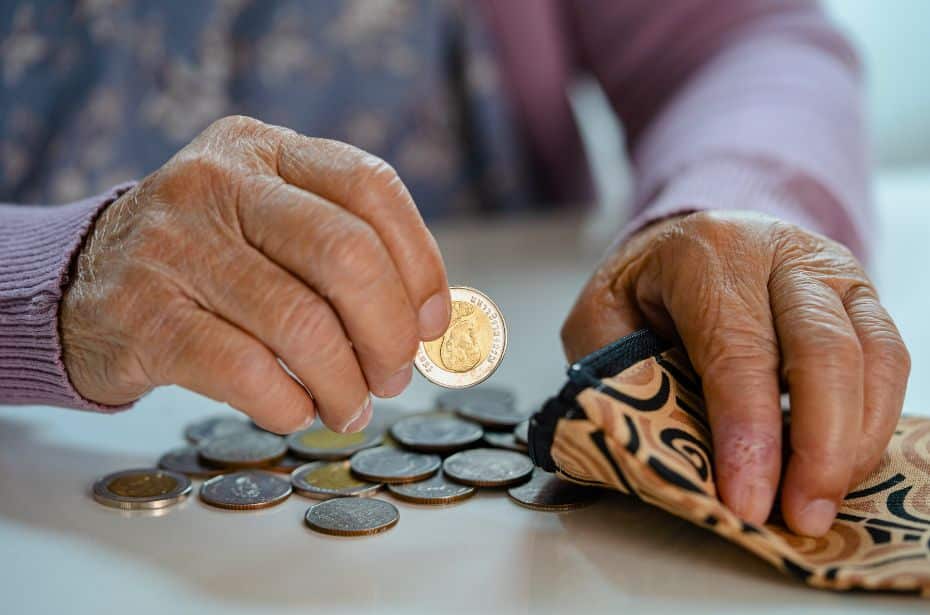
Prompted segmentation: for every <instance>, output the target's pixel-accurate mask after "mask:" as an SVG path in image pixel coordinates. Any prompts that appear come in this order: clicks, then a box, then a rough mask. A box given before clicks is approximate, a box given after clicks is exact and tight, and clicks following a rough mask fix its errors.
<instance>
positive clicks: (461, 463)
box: [442, 448, 533, 487]
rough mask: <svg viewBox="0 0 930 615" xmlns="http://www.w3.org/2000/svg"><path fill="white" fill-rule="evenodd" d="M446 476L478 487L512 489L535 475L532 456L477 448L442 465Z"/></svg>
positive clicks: (454, 456) (450, 458)
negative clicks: (512, 486)
mask: <svg viewBox="0 0 930 615" xmlns="http://www.w3.org/2000/svg"><path fill="white" fill-rule="evenodd" d="M442 470H443V472H445V474H446V476H448V477H449V478H450V479H452V480H454V481H455V482H457V483H463V484H466V485H473V486H475V487H509V486H510V485H516V484H518V483H522V482H523V481H525V480H526V479H528V478H529V477H530V475H531V474H532V473H533V462H532V461H530V459H529V457H527V456H526V455H523V454H521V453H516V452H514V451H504V450H501V449H496V448H475V449H471V450H468V451H462V452H461V453H456V454H454V455H452V456H451V457H449V458H448V459H446V460H445V461H444V462H443V464H442Z"/></svg>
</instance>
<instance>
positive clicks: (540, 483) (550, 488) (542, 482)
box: [507, 468, 601, 512]
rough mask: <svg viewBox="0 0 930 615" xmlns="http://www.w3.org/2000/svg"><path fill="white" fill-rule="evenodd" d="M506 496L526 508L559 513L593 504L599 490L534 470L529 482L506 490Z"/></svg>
mask: <svg viewBox="0 0 930 615" xmlns="http://www.w3.org/2000/svg"><path fill="white" fill-rule="evenodd" d="M507 495H509V496H510V499H511V500H513V501H514V502H516V503H517V504H519V505H520V506H525V507H526V508H532V509H533V510H543V511H550V512H560V511H564V510H573V509H575V508H582V507H583V506H588V505H589V504H593V503H594V501H595V500H597V498H598V497H599V496H600V495H601V490H600V489H596V488H593V487H585V486H584V485H576V484H575V483H571V482H569V481H567V480H562V479H561V478H559V477H558V476H556V475H555V474H550V473H548V472H543V471H542V470H540V469H539V468H536V470H535V471H534V472H533V477H532V478H531V479H530V480H529V481H527V482H525V483H523V484H522V485H519V486H517V487H511V488H510V489H508V490H507Z"/></svg>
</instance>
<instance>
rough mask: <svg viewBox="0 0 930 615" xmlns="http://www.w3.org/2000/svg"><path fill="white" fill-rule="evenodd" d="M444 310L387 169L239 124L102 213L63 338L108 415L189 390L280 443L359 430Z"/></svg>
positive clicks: (321, 143)
mask: <svg viewBox="0 0 930 615" xmlns="http://www.w3.org/2000/svg"><path fill="white" fill-rule="evenodd" d="M449 310H450V299H449V291H448V283H447V281H446V273H445V268H444V265H443V262H442V258H441V256H440V254H439V250H438V249H437V246H436V243H435V241H434V239H433V237H432V235H430V233H429V231H428V230H427V229H426V226H425V225H424V224H423V221H422V219H421V218H420V215H419V213H418V211H417V209H416V206H415V205H414V203H413V200H412V199H411V197H410V194H409V193H408V192H407V190H406V188H405V187H404V185H403V183H402V182H401V180H400V179H399V178H398V177H397V175H396V173H395V172H394V171H393V169H391V167H390V166H388V165H387V164H386V163H385V162H384V161H382V160H380V159H378V158H376V157H374V156H372V155H370V154H367V153H365V152H363V151H361V150H359V149H356V148H354V147H351V146H349V145H346V144H343V143H338V142H335V141H327V140H324V139H312V138H307V137H304V136H301V135H299V134H297V133H295V132H293V131H290V130H286V129H283V128H279V127H276V126H269V125H266V124H263V123H261V122H259V121H257V120H252V119H249V118H245V117H232V118H226V119H223V120H220V121H218V122H216V123H214V124H213V125H212V126H210V127H209V128H208V129H207V130H205V131H204V132H203V133H202V134H201V135H200V136H198V137H197V138H196V139H195V140H194V141H193V142H192V143H191V144H190V145H188V146H187V147H186V148H184V149H183V150H181V151H180V152H179V153H178V154H177V155H175V156H174V157H173V158H172V159H171V160H169V161H168V162H167V163H166V164H165V165H164V166H163V167H162V168H161V169H159V170H158V171H156V172H155V173H153V174H152V175H150V176H149V177H147V178H146V179H145V180H144V181H142V182H141V183H140V184H139V185H138V186H136V187H135V188H133V189H132V190H131V191H129V192H127V193H126V194H124V195H123V196H122V197H120V198H119V199H118V200H117V201H116V202H114V203H113V204H112V205H110V206H109V207H108V208H107V209H106V211H105V212H104V213H103V214H102V215H101V216H100V218H99V220H98V221H97V223H96V225H95V227H94V230H93V232H92V234H91V236H90V238H89V239H88V240H87V242H86V243H85V245H84V247H83V248H82V251H81V253H80V254H79V257H78V259H77V261H76V271H75V276H74V278H73V282H72V283H71V285H70V286H69V287H68V288H67V290H66V294H65V297H64V301H63V304H62V311H61V316H60V327H61V332H62V342H63V346H64V362H65V367H66V368H67V371H68V374H69V377H70V378H71V380H72V383H73V384H74V386H75V388H76V389H77V391H78V392H79V393H81V394H82V395H84V396H85V397H86V398H88V399H91V400H94V401H96V402H100V403H103V404H121V403H125V402H129V401H132V400H134V399H136V398H138V397H139V396H141V395H142V394H143V393H145V392H146V391H148V390H149V389H151V388H152V387H155V386H157V385H163V384H179V385H181V386H184V387H186V388H189V389H192V390H194V391H197V392H200V393H202V394H204V395H207V396H209V397H212V398H213V399H216V400H220V401H225V402H228V403H229V404H230V405H232V406H234V407H235V408H238V409H239V410H242V411H243V412H245V413H247V414H249V415H250V416H251V417H252V418H253V419H254V420H255V421H256V422H257V423H258V424H259V425H261V426H263V427H265V428H266V429H270V430H272V431H277V432H289V431H293V430H295V429H298V428H300V427H302V426H304V425H307V424H309V422H310V421H311V420H312V419H313V417H314V416H315V415H316V414H319V416H320V417H321V418H322V420H323V422H324V423H325V424H326V425H327V426H329V427H330V428H332V429H336V430H340V431H356V430H358V429H361V428H362V427H364V426H365V425H366V424H367V423H368V420H369V419H370V416H371V397H370V393H373V394H375V395H377V396H381V397H390V396H393V395H397V394H398V393H400V392H401V391H402V390H403V389H404V388H405V387H406V385H407V384H408V383H409V381H410V378H411V373H412V371H411V366H412V360H413V357H414V353H415V351H416V347H417V344H418V342H419V340H426V339H433V338H435V337H438V336H439V335H441V334H442V332H443V331H444V330H445V328H446V326H447V325H448V322H449ZM278 357H280V359H281V360H282V361H283V362H284V363H285V364H286V365H287V367H288V368H289V369H290V370H291V371H292V372H293V373H294V374H295V375H296V376H297V377H298V378H299V379H300V381H301V382H302V383H304V384H305V385H306V388H307V389H309V391H310V393H311V394H312V397H311V395H308V393H307V390H305V389H304V388H303V387H302V386H301V385H300V384H299V383H298V382H297V381H295V380H294V379H293V378H291V377H290V376H289V375H288V373H287V372H286V371H285V369H284V368H283V367H282V366H281V364H280V363H279V362H278Z"/></svg>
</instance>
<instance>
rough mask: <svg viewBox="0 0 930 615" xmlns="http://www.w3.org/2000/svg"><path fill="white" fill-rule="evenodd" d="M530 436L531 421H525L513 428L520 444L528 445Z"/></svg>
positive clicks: (514, 435)
mask: <svg viewBox="0 0 930 615" xmlns="http://www.w3.org/2000/svg"><path fill="white" fill-rule="evenodd" d="M529 436H530V422H529V421H523V422H522V423H520V424H519V425H517V426H516V427H514V428H513V437H514V438H516V439H517V442H519V443H520V444H523V445H526V444H527V442H529Z"/></svg>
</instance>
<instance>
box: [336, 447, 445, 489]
mask: <svg viewBox="0 0 930 615" xmlns="http://www.w3.org/2000/svg"><path fill="white" fill-rule="evenodd" d="M349 463H350V467H351V468H352V473H353V474H354V475H355V476H357V477H358V478H361V479H362V480H367V481H370V482H373V483H389V484H391V483H410V482H413V481H418V480H423V479H425V478H429V477H430V476H432V475H433V474H435V473H436V472H438V471H439V468H440V467H441V466H442V459H440V458H439V457H438V456H437V455H426V454H423V453H413V452H411V451H404V450H401V449H399V448H393V447H390V446H379V447H378V448H370V449H367V450H364V451H359V452H358V453H355V454H354V455H352V459H350V460H349Z"/></svg>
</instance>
